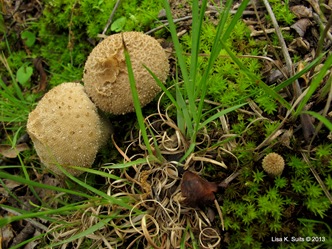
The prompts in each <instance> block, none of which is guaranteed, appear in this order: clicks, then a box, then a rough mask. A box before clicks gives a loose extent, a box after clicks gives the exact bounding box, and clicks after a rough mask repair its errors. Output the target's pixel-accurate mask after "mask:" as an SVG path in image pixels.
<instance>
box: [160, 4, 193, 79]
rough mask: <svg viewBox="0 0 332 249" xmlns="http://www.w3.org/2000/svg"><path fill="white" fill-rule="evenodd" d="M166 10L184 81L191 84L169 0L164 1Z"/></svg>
mask: <svg viewBox="0 0 332 249" xmlns="http://www.w3.org/2000/svg"><path fill="white" fill-rule="evenodd" d="M164 8H165V11H166V16H167V20H168V23H169V30H170V32H171V36H172V41H173V44H174V49H175V53H176V56H177V60H178V63H179V66H180V69H181V73H182V77H183V80H184V81H185V82H189V76H188V70H187V66H186V62H185V58H184V56H183V54H182V52H183V51H182V48H181V45H180V41H179V38H178V36H177V32H176V27H175V24H174V22H173V17H172V12H171V7H170V5H169V3H168V1H167V0H164Z"/></svg>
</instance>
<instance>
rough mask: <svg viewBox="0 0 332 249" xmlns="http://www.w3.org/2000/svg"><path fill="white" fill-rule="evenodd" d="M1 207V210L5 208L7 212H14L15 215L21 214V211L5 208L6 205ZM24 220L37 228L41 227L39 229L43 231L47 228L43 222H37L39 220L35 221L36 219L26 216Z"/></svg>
mask: <svg viewBox="0 0 332 249" xmlns="http://www.w3.org/2000/svg"><path fill="white" fill-rule="evenodd" d="M1 208H2V209H3V210H6V211H7V212H9V213H12V214H14V215H17V216H20V215H22V214H21V213H19V212H17V211H15V210H13V209H10V208H7V207H1ZM24 220H26V221H27V222H30V223H31V224H32V225H33V226H34V227H37V228H39V229H41V230H43V231H47V230H48V228H47V227H46V226H44V225H43V224H41V223H39V222H37V221H35V220H33V219H31V218H26V219H24Z"/></svg>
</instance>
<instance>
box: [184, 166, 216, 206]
mask: <svg viewBox="0 0 332 249" xmlns="http://www.w3.org/2000/svg"><path fill="white" fill-rule="evenodd" d="M217 190H218V185H217V184H216V183H214V182H209V181H207V180H205V179H204V178H202V177H200V176H199V175H197V174H196V173H193V172H191V171H186V172H184V174H183V176H182V182H181V193H182V196H183V197H184V198H185V199H184V201H183V202H184V204H185V205H187V206H190V207H202V206H204V205H205V204H208V203H209V202H212V201H214V200H215V196H214V193H215V192H217Z"/></svg>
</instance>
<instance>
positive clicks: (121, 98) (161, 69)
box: [83, 32, 169, 114]
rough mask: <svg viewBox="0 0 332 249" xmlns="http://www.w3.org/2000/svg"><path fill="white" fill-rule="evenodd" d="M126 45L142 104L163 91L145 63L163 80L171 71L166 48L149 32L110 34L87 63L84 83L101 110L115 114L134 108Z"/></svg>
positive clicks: (96, 48) (92, 53)
mask: <svg viewBox="0 0 332 249" xmlns="http://www.w3.org/2000/svg"><path fill="white" fill-rule="evenodd" d="M124 44H125V46H126V48H127V49H128V53H129V55H130V60H131V64H132V69H133V72H134V77H135V81H136V87H137V92H138V96H139V100H140V104H141V106H142V107H143V106H144V105H146V104H148V103H149V102H150V101H152V99H153V98H154V97H155V96H156V95H157V94H158V93H159V92H160V90H161V89H160V87H159V86H158V85H157V83H156V82H155V80H154V79H153V77H152V76H151V74H150V73H149V72H148V70H147V69H146V68H145V67H144V66H146V67H147V68H149V69H150V70H151V71H152V72H153V73H154V74H155V75H156V76H157V77H158V79H159V80H161V81H162V82H165V80H166V78H167V75H168V72H169V64H168V58H167V55H166V53H165V51H164V50H163V48H162V47H161V46H160V44H159V43H158V41H157V40H156V39H154V38H153V37H151V36H149V35H145V34H143V33H140V32H124V33H121V34H114V35H111V36H109V37H107V38H106V39H105V40H103V41H102V42H100V43H99V44H98V45H97V46H96V47H95V48H94V49H93V50H92V52H91V53H90V55H89V57H88V59H87V61H86V63H85V67H84V75H83V82H84V87H85V90H86V92H87V94H88V95H89V96H90V97H91V98H92V100H93V102H94V103H95V104H96V105H97V106H98V107H99V108H100V109H101V110H103V111H105V112H108V113H112V114H125V113H128V112H132V111H134V105H133V100H132V94H131V89H130V83H129V78H128V70H127V66H126V61H125V56H124Z"/></svg>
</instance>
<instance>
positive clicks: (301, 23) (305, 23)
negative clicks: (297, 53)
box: [291, 18, 312, 37]
mask: <svg viewBox="0 0 332 249" xmlns="http://www.w3.org/2000/svg"><path fill="white" fill-rule="evenodd" d="M311 25H312V23H311V21H310V20H309V19H308V18H302V19H300V20H298V21H297V22H296V23H294V24H293V25H292V26H291V28H292V29H294V30H295V31H296V32H297V33H298V34H299V36H301V37H303V36H304V34H305V32H306V31H307V28H308V27H310V26H311Z"/></svg>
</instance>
